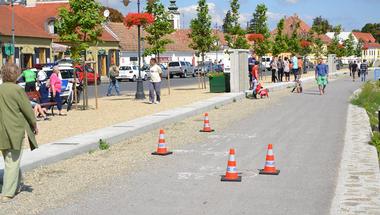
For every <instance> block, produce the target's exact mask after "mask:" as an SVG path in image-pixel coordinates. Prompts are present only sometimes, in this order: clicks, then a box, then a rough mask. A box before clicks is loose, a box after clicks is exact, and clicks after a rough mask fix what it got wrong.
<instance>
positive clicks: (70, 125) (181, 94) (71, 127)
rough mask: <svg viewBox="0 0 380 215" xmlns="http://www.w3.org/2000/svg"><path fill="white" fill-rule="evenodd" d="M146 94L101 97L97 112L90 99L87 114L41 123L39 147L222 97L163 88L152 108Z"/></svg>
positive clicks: (188, 88)
mask: <svg viewBox="0 0 380 215" xmlns="http://www.w3.org/2000/svg"><path fill="white" fill-rule="evenodd" d="M145 94H146V97H147V99H146V100H143V101H141V100H134V97H135V95H134V94H126V95H123V96H116V95H115V96H112V97H104V98H100V99H98V107H99V108H98V109H97V110H95V99H89V105H90V107H89V110H87V111H83V110H75V107H74V110H72V111H69V112H68V113H67V117H61V116H52V117H51V118H52V120H51V121H41V122H38V129H39V134H38V135H37V136H36V138H37V142H38V145H43V144H46V143H51V142H54V141H57V140H61V139H64V138H68V137H71V136H76V135H79V134H83V133H87V132H90V131H93V130H96V129H101V128H105V127H108V126H111V125H115V124H117V123H122V122H125V121H129V120H132V119H136V118H139V117H143V116H146V115H150V114H154V113H158V112H161V111H165V110H169V109H173V108H176V107H180V106H183V105H187V104H191V103H194V102H197V101H201V100H204V99H208V98H211V97H215V96H219V95H221V94H220V93H209V89H198V86H197V85H193V86H186V87H176V88H174V89H173V88H172V89H171V95H169V94H168V90H167V89H162V96H161V103H160V104H159V105H156V104H154V105H149V104H148V101H149V99H148V98H149V94H148V92H145ZM80 104H81V105H80V106H79V108H78V109H81V108H82V104H83V103H82V102H81V103H80ZM74 106H75V105H74ZM64 112H65V113H66V111H64ZM52 128H54V130H52ZM25 148H29V144H25Z"/></svg>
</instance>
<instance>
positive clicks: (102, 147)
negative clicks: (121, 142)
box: [99, 139, 110, 150]
mask: <svg viewBox="0 0 380 215" xmlns="http://www.w3.org/2000/svg"><path fill="white" fill-rule="evenodd" d="M109 148H110V144H108V143H107V142H106V141H103V140H102V139H100V140H99V149H100V150H107V149H109Z"/></svg>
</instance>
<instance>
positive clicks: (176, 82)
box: [81, 69, 314, 98]
mask: <svg viewBox="0 0 380 215" xmlns="http://www.w3.org/2000/svg"><path fill="white" fill-rule="evenodd" d="M308 71H309V72H310V71H314V69H309V70H308ZM271 74H272V73H271V72H267V76H271ZM263 75H264V73H263ZM206 82H208V78H206ZM143 83H144V90H145V91H146V90H148V89H149V80H148V81H144V82H143ZM194 84H198V77H195V78H194V77H188V78H179V77H174V78H173V79H170V86H171V87H180V86H188V85H194ZM108 86H109V84H108V83H103V84H101V85H99V86H98V97H99V98H100V97H105V96H107V91H108ZM167 87H168V80H167V79H163V80H162V83H161V88H167ZM88 89H89V92H88V97H89V98H95V86H94V85H90V86H89V87H88ZM119 89H120V92H121V93H124V94H125V93H135V92H136V90H137V83H136V82H129V81H122V82H119ZM111 94H112V95H116V91H115V89H114V88H113V89H112V93H111ZM81 98H82V96H81Z"/></svg>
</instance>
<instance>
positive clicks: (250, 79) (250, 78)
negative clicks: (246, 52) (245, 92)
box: [248, 52, 256, 90]
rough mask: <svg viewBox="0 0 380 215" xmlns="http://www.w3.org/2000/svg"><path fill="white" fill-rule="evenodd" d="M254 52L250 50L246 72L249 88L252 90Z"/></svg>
mask: <svg viewBox="0 0 380 215" xmlns="http://www.w3.org/2000/svg"><path fill="white" fill-rule="evenodd" d="M255 62H256V53H255V52H252V54H251V57H250V58H249V59H248V74H249V89H250V90H252V69H253V67H254V66H255Z"/></svg>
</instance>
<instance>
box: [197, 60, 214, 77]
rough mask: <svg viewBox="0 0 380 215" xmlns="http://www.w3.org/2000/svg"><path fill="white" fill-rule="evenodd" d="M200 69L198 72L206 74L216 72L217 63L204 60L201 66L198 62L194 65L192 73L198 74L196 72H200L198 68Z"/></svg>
mask: <svg viewBox="0 0 380 215" xmlns="http://www.w3.org/2000/svg"><path fill="white" fill-rule="evenodd" d="M201 69H202V72H201V73H200V74H203V73H204V72H206V74H207V73H208V72H210V71H211V72H216V70H218V65H216V64H214V63H212V62H205V63H204V65H203V68H202V66H201V65H200V64H198V66H196V67H195V68H194V73H195V74H196V75H198V72H200V70H201Z"/></svg>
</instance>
